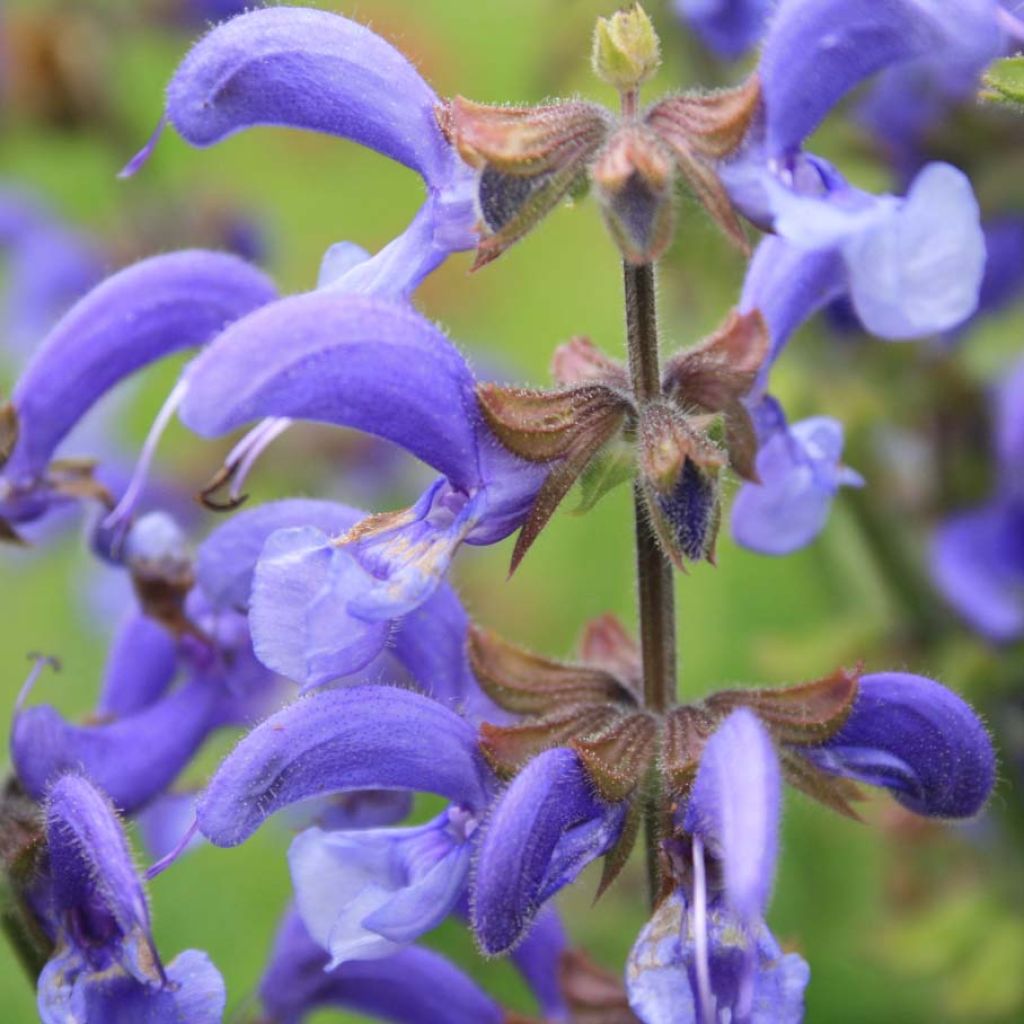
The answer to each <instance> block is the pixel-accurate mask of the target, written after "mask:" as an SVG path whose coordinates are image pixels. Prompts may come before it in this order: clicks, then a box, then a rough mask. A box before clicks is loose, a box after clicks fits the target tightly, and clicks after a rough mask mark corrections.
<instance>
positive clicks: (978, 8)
mask: <svg viewBox="0 0 1024 1024" xmlns="http://www.w3.org/2000/svg"><path fill="white" fill-rule="evenodd" d="M959 7H963V9H962V10H958V9H957V8H959ZM995 7H996V5H995V3H994V0H977V2H973V3H971V4H969V5H967V4H964V5H960V4H943V5H941V6H938V5H936V6H935V7H934V8H926V7H925V5H923V4H920V3H918V2H916V0H781V2H780V3H779V6H778V9H777V12H776V14H775V17H774V18H773V19H772V23H771V27H770V29H769V31H768V35H767V38H766V40H765V45H764V50H763V53H762V57H761V80H762V86H763V89H764V101H765V109H766V116H767V134H768V148H769V151H770V155H772V156H785V155H787V154H788V153H790V152H791V151H793V150H795V149H796V148H798V147H799V146H800V144H801V143H802V142H803V140H804V139H805V138H806V137H807V136H808V135H810V134H811V132H812V131H814V129H815V128H816V127H817V126H818V124H819V122H820V121H821V120H822V119H823V118H824V117H825V115H826V114H827V113H828V112H829V111H830V110H831V109H832V107H833V106H835V104H836V103H837V102H838V101H839V100H840V99H842V97H843V96H844V95H845V94H846V93H847V92H849V91H850V90H851V89H852V88H854V87H855V86H856V85H857V84H858V83H860V82H862V81H863V80H864V79H866V78H868V77H870V76H871V75H873V74H875V73H876V72H878V71H881V70H882V69H883V68H886V67H889V66H891V65H893V64H898V63H900V62H902V61H906V60H911V59H914V58H916V57H921V56H925V55H927V56H929V57H930V58H932V59H942V58H945V59H947V60H953V59H956V60H957V61H958V63H967V64H973V65H975V66H976V67H977V68H978V69H979V70H980V68H982V67H984V65H985V64H986V63H987V62H988V60H991V59H992V58H993V57H995V56H996V55H997V51H998V48H999V45H1000V32H999V30H998V28H997V26H996V21H995Z"/></svg>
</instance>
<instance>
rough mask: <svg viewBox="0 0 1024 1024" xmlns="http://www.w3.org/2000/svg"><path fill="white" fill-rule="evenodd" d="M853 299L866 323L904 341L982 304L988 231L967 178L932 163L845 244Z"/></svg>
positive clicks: (950, 323)
mask: <svg viewBox="0 0 1024 1024" xmlns="http://www.w3.org/2000/svg"><path fill="white" fill-rule="evenodd" d="M843 256H844V258H845V260H846V266H847V270H848V273H849V277H850V297H851V299H852V300H853V305H854V308H855V309H856V311H857V315H858V316H859V317H860V319H861V322H862V323H863V324H864V326H865V327H866V328H867V329H868V330H869V331H870V332H871V333H872V334H877V335H879V336H880V337H883V338H891V339H893V340H904V339H909V338H920V337H924V336H925V335H928V334H934V333H938V332H940V331H948V330H951V329H952V328H954V327H956V326H957V325H958V324H960V323H962V322H963V321H964V320H966V319H967V317H969V316H970V315H971V314H972V313H973V312H974V311H975V309H977V306H978V295H979V292H980V290H981V283H982V279H983V277H984V272H985V236H984V233H983V232H982V229H981V221H980V212H979V210H978V201H977V200H976V199H975V198H974V192H973V190H972V188H971V183H970V181H969V180H968V179H967V177H966V176H965V175H964V174H963V173H962V172H960V171H958V170H957V169H956V168H955V167H951V166H950V165H949V164H929V165H928V166H927V167H925V168H924V170H922V171H921V173H920V174H919V175H918V176H917V178H916V179H915V180H914V183H913V185H912V186H911V188H910V191H909V192H908V193H907V198H906V200H905V201H904V202H903V203H901V204H900V205H899V206H898V207H895V208H894V212H893V214H892V216H889V217H885V218H883V219H881V220H879V221H878V222H877V223H875V224H873V225H872V226H870V227H868V228H867V230H864V231H860V232H858V233H857V234H855V235H854V236H853V237H851V238H850V240H849V241H847V242H846V243H845V244H844V245H843Z"/></svg>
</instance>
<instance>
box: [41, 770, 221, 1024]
mask: <svg viewBox="0 0 1024 1024" xmlns="http://www.w3.org/2000/svg"><path fill="white" fill-rule="evenodd" d="M45 842H46V861H45V867H44V869H43V874H42V876H41V878H39V879H38V881H37V882H36V888H37V891H36V894H35V898H34V901H33V902H34V905H35V906H36V907H37V908H38V913H39V916H40V918H41V923H42V925H43V927H44V928H45V930H46V931H47V933H48V934H49V935H50V936H51V937H52V940H53V943H54V952H53V955H52V957H51V959H50V962H49V963H48V964H47V965H46V967H45V968H44V970H43V972H42V974H41V975H40V977H39V1014H40V1017H41V1019H42V1020H43V1021H44V1022H45V1024H110V1022H112V1021H141V1020H145V1021H152V1022H154V1024H184V1022H186V1021H187V1022H189V1024H219V1022H220V1020H221V1018H222V1014H223V1011H224V1002H225V994H224V982H223V981H222V979H221V976H220V974H219V973H218V971H217V969H216V968H215V967H214V966H213V964H212V963H211V962H210V961H209V959H208V958H207V957H206V955H205V954H204V953H200V952H199V951H197V950H188V951H187V952H185V953H182V954H180V955H179V956H178V957H176V958H175V959H174V960H172V961H171V962H170V963H169V964H167V966H166V967H164V965H163V964H162V963H161V961H160V958H159V956H158V954H157V952H156V948H155V946H154V944H153V937H152V934H151V931H150V923H149V910H148V908H147V904H146V895H145V892H144V891H143V888H142V883H141V882H140V880H139V877H138V875H137V874H136V871H135V868H134V865H133V864H132V859H131V853H130V851H129V848H128V844H127V841H126V839H125V836H124V833H123V832H122V830H121V823H120V822H119V821H118V819H117V815H116V813H115V812H114V809H113V807H112V806H111V804H110V801H109V800H108V799H107V798H106V797H105V796H104V795H103V794H102V793H101V792H100V791H99V790H97V789H96V787H95V786H94V785H93V784H92V783H90V782H89V781H88V780H86V779H85V778H84V777H82V776H80V775H76V774H73V773H72V774H67V775H64V776H62V777H61V778H59V779H58V780H57V781H55V782H54V784H53V786H52V787H51V788H50V789H49V791H48V792H47V796H46V804H45Z"/></svg>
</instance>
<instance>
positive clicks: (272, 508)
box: [196, 498, 366, 611]
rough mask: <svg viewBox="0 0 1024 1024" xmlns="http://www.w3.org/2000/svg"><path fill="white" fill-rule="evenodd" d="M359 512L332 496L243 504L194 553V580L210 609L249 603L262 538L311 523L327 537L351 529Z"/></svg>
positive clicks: (239, 606) (243, 608)
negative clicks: (317, 498)
mask: <svg viewBox="0 0 1024 1024" xmlns="http://www.w3.org/2000/svg"><path fill="white" fill-rule="evenodd" d="M365 514H366V513H364V512H360V511H359V510H358V509H354V508H350V507H349V506H347V505H341V504H339V503H337V502H333V501H314V500H311V499H305V498H290V499H286V500H284V501H271V502H268V503H267V504H265V505H257V506H255V507H254V508H247V509H243V510H242V511H241V512H238V513H236V514H235V515H233V516H232V517H231V518H230V519H229V520H228V521H227V522H225V523H224V524H222V525H221V526H219V527H217V529H216V530H214V531H213V533H211V534H210V536H209V537H207V538H206V540H204V541H203V543H202V544H200V545H199V549H198V551H197V552H196V580H197V582H198V583H199V586H200V587H202V589H203V592H204V593H205V594H206V597H207V600H208V601H209V602H210V605H211V606H212V607H214V608H221V607H227V608H235V609H237V610H239V611H245V610H246V609H247V608H248V607H249V594H250V591H251V590H252V575H253V570H254V569H255V567H256V562H257V560H258V559H259V556H260V552H261V551H262V550H263V546H264V544H266V542H267V540H268V538H269V537H270V535H271V534H272V533H275V532H276V531H277V530H282V529H287V528H288V527H298V526H315V527H316V528H317V529H319V530H322V531H323V532H324V533H326V534H328V535H330V536H337V535H339V534H342V533H344V532H345V531H346V530H349V529H351V528H352V527H353V526H355V524H356V523H358V522H359V520H360V519H363V518H364V517H365Z"/></svg>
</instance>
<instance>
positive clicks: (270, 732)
mask: <svg viewBox="0 0 1024 1024" xmlns="http://www.w3.org/2000/svg"><path fill="white" fill-rule="evenodd" d="M425 738H428V739H429V742H425ZM350 789H408V790H414V791H419V792H431V793H437V794H438V795H440V796H444V797H447V798H448V799H449V800H452V801H454V802H455V803H458V804H463V805H465V806H468V807H474V808H478V807H481V806H483V804H484V803H485V801H486V798H487V789H488V782H487V775H486V770H485V768H484V765H483V762H482V759H481V757H480V754H479V751H478V748H477V740H476V732H475V730H474V729H473V727H472V726H470V725H469V723H468V722H466V721H465V720H464V719H462V718H460V717H459V716H458V715H456V714H455V713H454V712H453V711H450V710H448V709H447V708H445V707H444V706H443V705H441V704H438V703H437V702H436V701H433V700H431V699H430V698H429V697H424V696H423V695H422V694H418V693H413V692H411V691H409V690H401V689H398V688H397V687H389V686H356V687H351V688H350V689H346V690H334V691H326V692H320V693H315V694H313V695H311V696H309V697H305V698H302V699H301V700H298V701H296V702H295V703H293V704H291V705H289V706H288V707H286V708H284V709H283V710H281V711H279V712H277V713H276V714H274V715H271V716H270V718H268V719H267V720H266V721H265V722H263V723H261V724H260V725H258V726H257V727H256V728H255V729H253V730H252V732H250V733H249V734H248V735H247V736H246V737H245V738H244V739H243V740H242V741H241V742H240V743H239V744H238V746H237V747H235V749H234V750H233V751H232V752H231V754H229V755H228V757H227V758H225V760H224V762H223V763H222V764H221V766H220V768H218V769H217V771H216V773H215V774H214V776H213V778H212V779H211V780H210V784H209V785H208V786H207V788H206V790H205V791H204V792H203V795H202V796H201V798H200V801H199V808H198V815H199V827H200V829H201V831H202V832H203V834H204V835H205V836H206V837H207V838H208V839H210V841H211V842H213V843H215V844H217V845H218V846H235V845H237V844H238V843H241V842H244V841H245V840H246V839H247V838H248V837H249V836H250V835H251V834H252V833H253V832H254V831H255V830H256V829H257V828H259V826H260V825H261V824H262V822H263V821H264V820H265V819H266V818H267V817H269V816H270V815H271V814H273V813H274V812H275V811H278V810H280V809H281V808H282V807H285V806H287V805H288V804H291V803H295V802H296V801H299V800H304V799H307V798H309V797H312V796H316V795H318V794H321V793H329V792H337V791H343V790H350Z"/></svg>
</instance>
